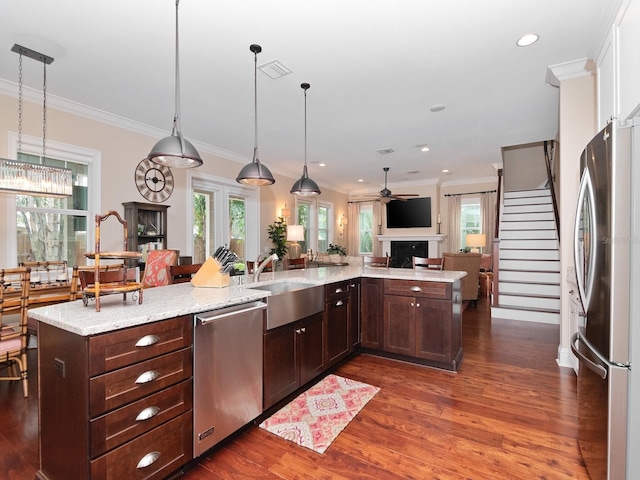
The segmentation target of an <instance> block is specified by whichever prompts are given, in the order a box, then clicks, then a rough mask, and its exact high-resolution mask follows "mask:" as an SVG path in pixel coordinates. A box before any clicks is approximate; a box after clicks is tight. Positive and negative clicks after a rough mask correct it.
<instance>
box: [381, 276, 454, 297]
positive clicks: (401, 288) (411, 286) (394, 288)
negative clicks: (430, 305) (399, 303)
mask: <svg viewBox="0 0 640 480" xmlns="http://www.w3.org/2000/svg"><path fill="white" fill-rule="evenodd" d="M451 285H452V284H451V283H444V282H442V283H441V282H416V281H413V280H385V281H384V293H385V294H388V295H404V296H408V297H427V298H435V299H440V300H450V299H451Z"/></svg>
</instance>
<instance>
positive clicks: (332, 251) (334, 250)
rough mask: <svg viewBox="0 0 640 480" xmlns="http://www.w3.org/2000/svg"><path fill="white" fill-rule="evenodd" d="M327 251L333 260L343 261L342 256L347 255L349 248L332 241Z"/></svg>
mask: <svg viewBox="0 0 640 480" xmlns="http://www.w3.org/2000/svg"><path fill="white" fill-rule="evenodd" d="M327 253H328V254H329V258H330V259H331V261H332V262H340V261H342V258H341V257H345V256H346V255H347V249H346V248H344V247H343V246H342V245H334V244H333V243H330V244H329V248H327Z"/></svg>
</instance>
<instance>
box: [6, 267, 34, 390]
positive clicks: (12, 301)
mask: <svg viewBox="0 0 640 480" xmlns="http://www.w3.org/2000/svg"><path fill="white" fill-rule="evenodd" d="M30 274H31V269H30V268H29V267H18V268H7V269H2V270H0V366H3V367H7V374H6V375H5V376H2V377H0V380H5V381H12V380H22V390H23V392H24V396H25V397H27V396H28V395H29V384H28V382H27V327H28V321H27V316H28V315H27V311H28V309H29V286H30ZM14 320H17V323H16V322H15V321H14Z"/></svg>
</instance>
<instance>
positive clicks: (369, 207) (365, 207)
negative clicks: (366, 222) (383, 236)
mask: <svg viewBox="0 0 640 480" xmlns="http://www.w3.org/2000/svg"><path fill="white" fill-rule="evenodd" d="M364 211H367V212H370V214H371V251H370V252H364V251H362V250H361V249H360V247H361V246H362V232H363V229H362V221H361V218H360V217H361V215H362V213H363V212H364ZM373 220H374V211H373V202H371V203H362V204H360V207H359V208H358V255H373V249H374V242H375V229H374V225H373Z"/></svg>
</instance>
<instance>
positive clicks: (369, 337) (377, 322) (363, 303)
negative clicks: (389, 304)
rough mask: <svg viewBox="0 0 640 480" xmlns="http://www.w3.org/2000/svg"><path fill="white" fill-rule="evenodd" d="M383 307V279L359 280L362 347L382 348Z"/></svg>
mask: <svg viewBox="0 0 640 480" xmlns="http://www.w3.org/2000/svg"><path fill="white" fill-rule="evenodd" d="M383 309H384V280H383V279H381V278H362V279H361V280H360V322H361V325H362V327H361V328H362V331H361V333H360V338H361V342H360V344H361V346H362V347H363V348H372V349H377V350H379V349H382V317H383Z"/></svg>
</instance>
